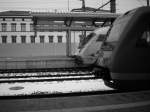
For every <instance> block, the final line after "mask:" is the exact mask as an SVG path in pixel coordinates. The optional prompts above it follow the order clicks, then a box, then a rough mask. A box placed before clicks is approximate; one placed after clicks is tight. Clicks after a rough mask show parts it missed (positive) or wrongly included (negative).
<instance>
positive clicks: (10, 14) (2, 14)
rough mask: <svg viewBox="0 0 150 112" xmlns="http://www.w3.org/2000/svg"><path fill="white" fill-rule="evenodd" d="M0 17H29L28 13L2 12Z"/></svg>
mask: <svg viewBox="0 0 150 112" xmlns="http://www.w3.org/2000/svg"><path fill="white" fill-rule="evenodd" d="M0 16H31V13H30V12H29V11H4V12H0Z"/></svg>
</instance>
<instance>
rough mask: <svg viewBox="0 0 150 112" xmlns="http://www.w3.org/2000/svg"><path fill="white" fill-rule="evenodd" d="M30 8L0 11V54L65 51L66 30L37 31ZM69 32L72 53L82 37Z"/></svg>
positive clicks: (34, 53)
mask: <svg viewBox="0 0 150 112" xmlns="http://www.w3.org/2000/svg"><path fill="white" fill-rule="evenodd" d="M33 18H34V17H33V16H32V12H29V11H6V12H0V57H1V58H3V57H4V58H6V57H8V58H9V57H28V56H29V57H31V56H56V55H66V32H64V31H57V32H56V31H37V32H36V35H35V28H34V19H33ZM81 34H82V32H81V31H72V32H71V46H72V48H71V49H72V50H71V51H72V54H74V53H75V51H76V49H77V46H78V44H79V42H80V40H81V37H82V35H81Z"/></svg>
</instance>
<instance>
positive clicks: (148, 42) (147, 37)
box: [136, 27, 150, 47]
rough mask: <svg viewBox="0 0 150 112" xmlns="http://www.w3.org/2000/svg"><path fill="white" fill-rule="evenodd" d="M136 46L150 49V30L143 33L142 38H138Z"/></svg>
mask: <svg viewBox="0 0 150 112" xmlns="http://www.w3.org/2000/svg"><path fill="white" fill-rule="evenodd" d="M136 45H137V46H138V47H146V46H147V47H148V46H150V28H149V27H147V29H146V30H144V31H143V32H142V35H141V36H140V38H138V40H137V43H136Z"/></svg>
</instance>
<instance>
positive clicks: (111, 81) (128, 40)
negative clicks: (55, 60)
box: [77, 6, 150, 90]
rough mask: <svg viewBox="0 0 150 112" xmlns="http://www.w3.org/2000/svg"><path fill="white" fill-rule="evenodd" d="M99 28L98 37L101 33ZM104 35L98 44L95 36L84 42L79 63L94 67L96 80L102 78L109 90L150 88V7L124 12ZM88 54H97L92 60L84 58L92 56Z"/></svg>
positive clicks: (79, 54)
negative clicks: (110, 88)
mask: <svg viewBox="0 0 150 112" xmlns="http://www.w3.org/2000/svg"><path fill="white" fill-rule="evenodd" d="M100 29H101V28H100ZM100 29H99V30H97V31H98V32H97V34H99V33H102V32H101V30H100ZM102 29H103V28H102ZM104 29H106V28H104ZM104 34H105V37H104V39H103V40H101V42H100V43H99V45H96V44H97V43H96V41H95V40H96V36H93V39H89V41H85V42H83V48H80V51H79V52H78V55H77V56H79V57H80V60H81V61H82V62H83V63H84V64H91V65H92V66H95V68H97V69H95V71H97V72H96V77H102V78H103V80H104V83H105V85H107V86H109V87H112V88H115V89H123V90H130V89H131V90H133V89H134V90H139V89H149V88H150V86H149V85H150V68H149V67H150V7H145V6H144V7H139V8H136V9H133V10H130V11H128V12H126V13H124V14H123V15H121V16H119V17H118V18H117V19H116V20H115V21H114V22H113V24H112V25H111V26H110V27H109V28H107V31H106V32H104ZM97 36H98V35H97ZM94 38H95V39H94ZM95 46H96V47H95ZM98 47H99V48H98ZM91 52H92V53H93V54H96V53H97V58H95V59H94V60H93V61H91V60H87V56H92V53H91ZM87 54H88V55H87ZM85 60H86V62H85Z"/></svg>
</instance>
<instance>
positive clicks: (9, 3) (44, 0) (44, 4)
mask: <svg viewBox="0 0 150 112" xmlns="http://www.w3.org/2000/svg"><path fill="white" fill-rule="evenodd" d="M107 1H109V0H85V3H86V6H88V7H93V8H98V7H100V6H101V5H102V4H104V3H106V2H107ZM81 3H82V2H81V1H80V0H0V11H7V10H26V11H55V10H57V11H68V9H69V10H71V9H73V8H80V7H81ZM144 5H146V0H116V7H117V12H119V13H120V12H121V13H124V12H126V11H128V10H130V9H133V8H136V7H139V6H144ZM108 7H109V5H108V6H107V7H105V9H107V8H108Z"/></svg>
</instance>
